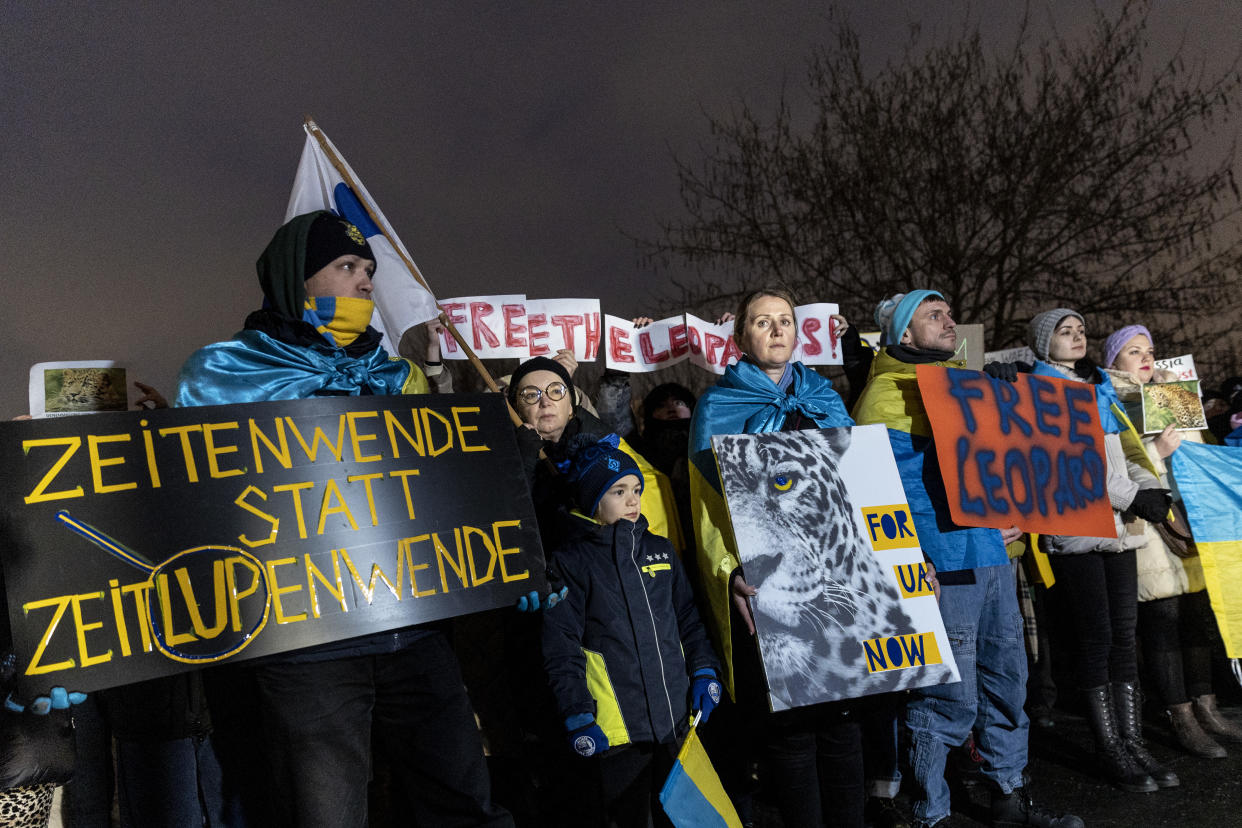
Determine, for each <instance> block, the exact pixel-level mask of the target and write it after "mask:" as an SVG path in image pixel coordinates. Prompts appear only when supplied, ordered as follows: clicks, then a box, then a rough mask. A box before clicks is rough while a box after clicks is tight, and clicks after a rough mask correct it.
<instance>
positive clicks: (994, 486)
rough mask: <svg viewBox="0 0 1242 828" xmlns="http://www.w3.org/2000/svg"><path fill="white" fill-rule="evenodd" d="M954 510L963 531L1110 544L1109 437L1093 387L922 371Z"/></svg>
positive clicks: (1034, 377) (951, 371)
mask: <svg viewBox="0 0 1242 828" xmlns="http://www.w3.org/2000/svg"><path fill="white" fill-rule="evenodd" d="M918 383H919V393H920V395H921V396H922V399H923V402H924V404H925V405H926V407H927V415H928V418H929V419H930V420H931V426H932V432H933V434H934V436H935V440H936V457H937V459H938V460H939V462H940V474H941V477H942V478H943V480H944V487H945V490H946V492H947V494H948V501H949V511H950V514H951V515H952V516H953V520H954V521H955V522H956V523H958V524H960V525H962V526H991V527H995V528H997V529H1006V528H1008V527H1010V526H1017V527H1018V528H1019V529H1022V530H1023V531H1026V532H1039V533H1046V534H1052V535H1084V536H1089V537H1111V536H1114V535H1115V534H1116V528H1115V526H1114V524H1113V511H1112V506H1111V505H1110V503H1109V500H1108V491H1107V489H1106V486H1105V481H1106V475H1107V470H1106V467H1105V460H1104V432H1103V429H1102V428H1101V427H1100V415H1099V410H1098V409H1097V407H1096V402H1095V390H1094V389H1093V388H1092V386H1091V385H1089V384H1087V383H1081V382H1072V381H1070V380H1065V379H1060V378H1056V377H1045V376H1037V375H1035V374H1022V375H1020V376H1019V377H1018V381H1017V382H1012V383H1010V382H1005V381H1003V380H998V379H994V378H992V377H989V376H988V375H987V374H984V373H982V372H980V371H966V370H962V369H959V368H941V367H938V366H934V365H920V366H918Z"/></svg>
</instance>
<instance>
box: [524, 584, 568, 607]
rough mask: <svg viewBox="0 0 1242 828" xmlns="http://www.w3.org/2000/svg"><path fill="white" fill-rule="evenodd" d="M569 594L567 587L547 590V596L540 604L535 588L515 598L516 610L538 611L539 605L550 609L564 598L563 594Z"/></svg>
mask: <svg viewBox="0 0 1242 828" xmlns="http://www.w3.org/2000/svg"><path fill="white" fill-rule="evenodd" d="M568 594H569V587H561V590H560V592H549V593H548V595H547V597H546V598H544V599H543V601H542V604H541V602H540V600H539V593H538V592H536V591H535V590H533V589H532V590H531V591H530V592H528V593H526V594H525V595H523V596H522V597H521V598H519V599H518V600H517V611H518V612H539V609H540V606H542V607H543V608H544V609H545V610H550V609H552V608H553V607H555V606H556V605H557V604H559V603H560V602H561V601H563V600H565V596H566V595H568Z"/></svg>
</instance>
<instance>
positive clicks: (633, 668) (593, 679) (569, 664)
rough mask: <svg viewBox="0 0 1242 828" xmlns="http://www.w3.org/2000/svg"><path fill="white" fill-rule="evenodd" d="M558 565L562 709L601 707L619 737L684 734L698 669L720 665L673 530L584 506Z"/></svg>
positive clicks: (555, 557)
mask: <svg viewBox="0 0 1242 828" xmlns="http://www.w3.org/2000/svg"><path fill="white" fill-rule="evenodd" d="M551 568H552V569H553V571H554V572H555V573H556V574H557V575H559V576H560V578H561V579H563V580H564V582H565V584H566V585H568V586H569V594H568V596H567V597H566V599H565V601H563V602H562V603H561V605H560V606H558V607H557V608H556V609H554V610H552V611H551V612H548V613H547V614H546V615H545V616H544V621H543V658H544V667H545V669H546V670H547V672H548V680H549V682H550V683H551V685H552V692H553V695H554V696H555V697H556V703H557V707H558V709H559V711H560V714H561V716H562V717H563V718H568V717H569V716H573V715H575V714H578V713H592V714H594V715H595V720H596V722H597V723H598V724H599V726H600V729H602V730H603V731H604V735H605V736H607V737H608V742H609V744H610V745H623V744H627V743H630V742H672V741H674V740H675V739H676V738H678V737H680V736H681V735H682V734H684V733H685V731H686V729H687V727H688V725H689V713H690V707H689V695H690V680H691V677H692V676H693V675H694V674H695V672H697V671H698V670H700V669H703V668H705V667H708V668H711V669H712V670H713V671H714V672H715V673H716V675H720V665H719V662H718V661H717V659H716V654H715V652H714V651H713V650H712V645H711V643H710V642H709V641H708V638H707V630H706V629H705V628H704V626H703V622H702V621H701V620H700V619H699V613H698V610H697V609H696V608H695V605H694V596H693V594H692V593H691V590H690V585H689V582H688V581H687V579H686V574H685V571H684V570H683V569H682V566H681V561H680V560H679V559H678V557H677V553H676V552H675V551H674V550H673V547H672V545H671V544H670V543H669V542H668V540H666V539H665V538H662V537H659V536H658V535H653V534H651V533H650V532H648V531H647V519H646V518H644V517H642V516H640V517H639V518H638V522H637V523H633V522H631V521H628V520H620V521H618V522H617V523H615V524H612V525H611V526H602V525H600V524H599V523H596V522H595V521H593V520H591V519H589V518H586V517H583V516H582V515H581V514H578V513H574V514H573V515H571V516H570V523H569V527H568V537H567V540H566V542H565V544H564V545H563V546H561V547H560V548H559V549H557V550H556V551H555V552H554V553H553V554H552V556H551Z"/></svg>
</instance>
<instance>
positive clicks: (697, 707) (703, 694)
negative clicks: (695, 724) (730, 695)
mask: <svg viewBox="0 0 1242 828" xmlns="http://www.w3.org/2000/svg"><path fill="white" fill-rule="evenodd" d="M721 689H722V688H721V686H720V681H719V680H718V679H717V678H716V671H715V670H713V669H712V668H710V667H704V668H703V669H701V670H698V671H696V672H695V674H694V683H693V684H691V685H690V713H691V715H693V714H694V713H702V714H703V718H701V719H699V724H706V723H707V718H708V716H711V715H712V711H713V710H715V709H716V705H718V704H720V691H721Z"/></svg>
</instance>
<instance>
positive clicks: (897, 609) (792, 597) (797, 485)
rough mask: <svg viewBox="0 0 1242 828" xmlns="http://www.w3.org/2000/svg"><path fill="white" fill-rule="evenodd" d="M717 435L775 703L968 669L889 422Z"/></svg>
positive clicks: (890, 687)
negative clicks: (928, 558) (929, 579)
mask: <svg viewBox="0 0 1242 828" xmlns="http://www.w3.org/2000/svg"><path fill="white" fill-rule="evenodd" d="M712 448H713V450H714V451H715V454H716V461H717V463H718V465H719V467H720V475H721V480H722V482H723V484H724V494H725V499H726V501H727V502H728V505H729V515H730V519H731V521H732V524H733V533H734V537H735V538H736V540H737V550H738V555H739V557H740V559H741V562H742V569H743V573H744V575H745V577H746V580H747V582H748V583H749V584H751V585H752V586H754V587H755V588H756V590H757V594H756V595H755V597H754V598H752V599H751V611H752V614H753V615H754V619H755V628H756V632H757V636H758V640H759V653H760V657H761V660H762V662H763V669H764V673H765V676H766V678H767V684H768V700H769V703H770V705H771V707H772V709H773V710H785V709H789V708H794V707H804V706H807V705H812V704H818V703H820V702H825V701H834V700H838V699H848V698H857V697H860V696H867V695H872V694H875V693H887V692H890V691H894V690H904V689H909V688H913V687H925V686H928V685H932V684H947V683H951V682H955V681H958V680H959V677H958V671H957V665H956V664H955V663H954V660H953V653H952V650H951V649H950V647H949V642H948V638H947V637H946V636H945V631H944V624H943V622H942V621H941V618H940V612H939V610H938V609H937V607H936V599H935V597H934V596H933V594H932V591H931V589H930V587H929V586H928V585H927V583H926V581H924V580H923V574H924V572H925V569H924V563H923V554H922V551H921V550H920V548H919V542H918V535H917V532H916V531H915V528H914V521H913V518H912V516H911V514H910V509H909V506H908V505H907V503H906V496H905V492H904V490H903V489H902V485H901V477H900V475H899V474H898V471H897V463H896V461H895V460H894V459H893V453H892V449H891V448H890V447H889V442H888V435H887V433H886V430H885V428H884V427H883V426H881V425H870V426H856V427H854V428H827V429H822V430H819V431H814V430H808V431H785V432H770V433H766V434H735V435H722V436H717V437H713V438H712Z"/></svg>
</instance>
